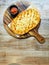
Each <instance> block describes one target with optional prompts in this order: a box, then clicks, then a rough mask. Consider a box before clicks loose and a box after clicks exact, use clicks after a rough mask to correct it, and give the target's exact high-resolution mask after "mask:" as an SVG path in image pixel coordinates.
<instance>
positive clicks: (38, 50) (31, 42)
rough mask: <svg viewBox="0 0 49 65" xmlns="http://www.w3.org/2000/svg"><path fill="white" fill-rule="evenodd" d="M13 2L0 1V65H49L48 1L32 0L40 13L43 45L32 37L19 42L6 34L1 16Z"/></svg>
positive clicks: (40, 30)
mask: <svg viewBox="0 0 49 65" xmlns="http://www.w3.org/2000/svg"><path fill="white" fill-rule="evenodd" d="M10 1H12V2H11V3H10ZM15 1H16V0H15ZM15 1H14V0H8V1H7V0H6V1H5V2H3V3H2V2H1V1H0V65H14V64H13V63H16V64H15V65H49V0H45V1H41V0H32V3H33V4H35V5H36V7H38V8H39V10H40V13H41V25H40V28H39V33H40V34H41V35H42V36H43V37H45V40H46V41H45V43H44V44H40V43H39V42H38V41H37V40H36V39H35V38H34V37H30V38H27V39H21V40H20V39H16V38H13V37H12V36H10V35H9V34H8V33H7V32H6V30H5V29H4V26H3V14H4V11H5V10H6V8H7V7H8V6H9V5H10V4H12V3H14V2H15ZM30 1H31V0H30ZM1 3H2V4H1ZM23 3H24V2H23Z"/></svg>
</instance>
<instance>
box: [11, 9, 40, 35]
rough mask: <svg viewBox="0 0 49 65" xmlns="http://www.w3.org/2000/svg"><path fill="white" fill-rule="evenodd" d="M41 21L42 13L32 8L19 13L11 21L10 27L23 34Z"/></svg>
mask: <svg viewBox="0 0 49 65" xmlns="http://www.w3.org/2000/svg"><path fill="white" fill-rule="evenodd" d="M39 22H40V14H39V12H38V11H37V10H36V9H33V8H30V9H27V10H24V11H22V12H21V13H19V14H18V15H17V16H16V17H15V18H14V19H13V20H12V22H11V24H10V29H11V30H12V31H13V32H14V33H15V34H19V35H23V34H25V33H27V32H29V31H30V30H32V29H33V28H35V27H36V26H37V24H38V23H39Z"/></svg>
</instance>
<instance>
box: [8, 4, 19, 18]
mask: <svg viewBox="0 0 49 65" xmlns="http://www.w3.org/2000/svg"><path fill="white" fill-rule="evenodd" d="M9 12H10V14H11V16H12V17H13V18H14V17H16V16H17V15H18V13H19V9H18V7H17V6H16V5H11V6H10V7H9Z"/></svg>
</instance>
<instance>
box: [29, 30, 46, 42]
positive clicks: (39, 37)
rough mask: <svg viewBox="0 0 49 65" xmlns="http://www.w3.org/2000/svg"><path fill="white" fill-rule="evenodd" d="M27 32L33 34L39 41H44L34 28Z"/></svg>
mask: <svg viewBox="0 0 49 65" xmlns="http://www.w3.org/2000/svg"><path fill="white" fill-rule="evenodd" d="M29 34H30V35H31V36H34V37H35V38H36V39H37V40H38V41H39V42H40V43H44V42H45V39H44V37H42V36H41V35H40V34H39V33H38V32H37V31H36V30H33V31H30V32H29Z"/></svg>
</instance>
